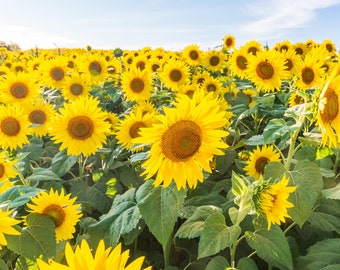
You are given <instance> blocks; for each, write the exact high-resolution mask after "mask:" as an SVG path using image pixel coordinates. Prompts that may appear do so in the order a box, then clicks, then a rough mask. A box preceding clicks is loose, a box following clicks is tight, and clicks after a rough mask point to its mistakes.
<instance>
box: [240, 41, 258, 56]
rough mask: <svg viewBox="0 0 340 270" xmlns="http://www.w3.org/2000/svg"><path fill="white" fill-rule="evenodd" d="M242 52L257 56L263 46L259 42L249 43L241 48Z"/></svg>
mask: <svg viewBox="0 0 340 270" xmlns="http://www.w3.org/2000/svg"><path fill="white" fill-rule="evenodd" d="M240 50H244V51H246V52H247V53H248V54H252V55H256V54H257V53H258V52H260V51H262V44H261V43H260V42H259V41H257V40H250V41H247V42H246V43H245V44H243V45H242V46H241V47H240Z"/></svg>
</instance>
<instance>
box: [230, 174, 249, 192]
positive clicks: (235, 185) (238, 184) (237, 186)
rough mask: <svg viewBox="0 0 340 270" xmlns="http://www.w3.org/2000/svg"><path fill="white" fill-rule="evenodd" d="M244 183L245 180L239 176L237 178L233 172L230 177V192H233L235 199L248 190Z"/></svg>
mask: <svg viewBox="0 0 340 270" xmlns="http://www.w3.org/2000/svg"><path fill="white" fill-rule="evenodd" d="M244 181H245V180H244V179H243V178H242V177H241V176H239V175H238V174H237V173H235V172H234V171H233V172H232V176H231V183H232V189H231V191H232V192H233V194H234V195H235V196H236V197H237V196H241V195H242V194H244V192H245V191H246V190H247V189H248V187H247V185H246V184H245V183H244Z"/></svg>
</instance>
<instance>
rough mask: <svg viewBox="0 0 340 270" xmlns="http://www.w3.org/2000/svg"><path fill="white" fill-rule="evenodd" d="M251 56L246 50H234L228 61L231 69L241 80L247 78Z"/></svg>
mask: <svg viewBox="0 0 340 270" xmlns="http://www.w3.org/2000/svg"><path fill="white" fill-rule="evenodd" d="M248 59H249V54H248V53H247V51H246V50H244V49H239V50H234V51H233V52H232V54H231V55H230V57H229V59H228V64H229V68H230V70H231V71H232V73H233V75H234V76H237V77H239V78H240V79H245V78H246V77H247V73H246V71H247V66H248Z"/></svg>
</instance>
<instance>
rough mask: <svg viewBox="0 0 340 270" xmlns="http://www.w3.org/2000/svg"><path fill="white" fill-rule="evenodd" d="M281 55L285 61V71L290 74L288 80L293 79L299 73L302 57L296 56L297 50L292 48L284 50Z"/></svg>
mask: <svg viewBox="0 0 340 270" xmlns="http://www.w3.org/2000/svg"><path fill="white" fill-rule="evenodd" d="M281 54H282V56H283V58H284V59H285V70H286V71H287V72H288V78H287V79H291V78H293V77H294V76H295V75H296V73H297V63H299V61H300V60H301V56H300V55H298V54H296V52H295V50H294V49H292V48H289V49H288V50H283V51H282V52H281Z"/></svg>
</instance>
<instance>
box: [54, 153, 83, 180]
mask: <svg viewBox="0 0 340 270" xmlns="http://www.w3.org/2000/svg"><path fill="white" fill-rule="evenodd" d="M77 160H78V158H77V156H68V155H67V154H66V150H63V151H61V152H59V153H58V154H56V155H55V156H54V157H53V159H52V165H51V168H52V172H54V173H55V174H56V175H58V176H59V177H62V176H64V175H65V174H66V173H67V172H69V171H70V169H71V168H72V167H73V165H74V164H76V162H77Z"/></svg>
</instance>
